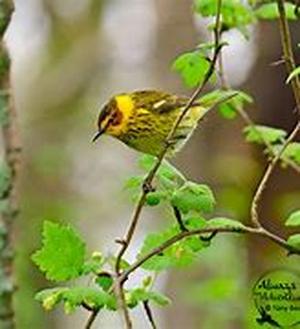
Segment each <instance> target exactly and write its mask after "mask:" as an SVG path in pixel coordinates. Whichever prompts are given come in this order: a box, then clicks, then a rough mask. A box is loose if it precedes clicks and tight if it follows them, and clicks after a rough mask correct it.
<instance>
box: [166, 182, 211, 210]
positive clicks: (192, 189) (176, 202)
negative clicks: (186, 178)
mask: <svg viewBox="0 0 300 329" xmlns="http://www.w3.org/2000/svg"><path fill="white" fill-rule="evenodd" d="M171 203H172V205H173V206H174V207H177V208H178V209H179V210H180V211H182V212H183V213H188V212H189V211H193V210H194V211H200V212H205V213H208V212H211V211H213V209H214V206H215V203H216V201H215V198H214V195H213V192H212V190H211V189H210V188H209V187H208V186H207V185H203V184H196V183H193V182H186V183H185V184H184V185H183V186H182V187H180V188H179V189H177V190H175V191H174V193H173V195H172V198H171Z"/></svg>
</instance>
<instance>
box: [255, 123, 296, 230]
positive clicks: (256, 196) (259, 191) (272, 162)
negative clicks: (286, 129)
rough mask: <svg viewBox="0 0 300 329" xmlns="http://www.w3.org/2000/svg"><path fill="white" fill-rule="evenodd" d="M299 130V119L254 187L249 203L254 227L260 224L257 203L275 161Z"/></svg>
mask: <svg viewBox="0 0 300 329" xmlns="http://www.w3.org/2000/svg"><path fill="white" fill-rule="evenodd" d="M299 131H300V121H298V123H297V124H296V126H295V128H294V129H293V130H292V132H291V133H290V135H289V136H288V138H287V139H286V141H285V142H284V144H283V145H282V147H281V149H280V151H279V152H278V153H277V154H276V156H275V157H274V158H273V159H272V160H271V162H270V163H269V165H268V167H267V169H266V171H265V172H264V174H263V177H262V178H261V180H260V182H259V184H258V186H257V188H256V191H255V193H254V197H253V199H252V204H251V221H252V223H253V224H254V225H255V226H256V227H261V224H260V222H259V219H258V213H257V205H258V203H259V200H260V198H261V195H262V193H263V191H264V189H265V188H266V185H267V183H268V181H269V179H270V177H271V175H272V173H273V171H274V169H275V167H276V165H277V163H278V162H279V161H280V158H281V156H282V154H283V152H284V151H285V149H286V148H287V146H288V145H289V143H290V142H291V141H292V140H293V139H294V138H295V136H296V135H297V134H298V132H299Z"/></svg>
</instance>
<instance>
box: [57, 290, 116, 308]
mask: <svg viewBox="0 0 300 329" xmlns="http://www.w3.org/2000/svg"><path fill="white" fill-rule="evenodd" d="M112 298H113V297H112V296H111V295H110V294H108V293H107V292H104V291H102V290H100V289H95V288H90V287H72V288H69V289H68V290H67V291H65V292H64V293H63V300H64V303H65V311H66V313H70V312H73V311H74V310H75V309H76V308H77V307H78V306H81V305H82V304H83V303H85V304H86V305H88V306H89V307H91V308H97V309H100V308H102V307H104V306H106V305H108V304H109V303H110V302H111V299H112Z"/></svg>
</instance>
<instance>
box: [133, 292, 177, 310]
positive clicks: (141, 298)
mask: <svg viewBox="0 0 300 329" xmlns="http://www.w3.org/2000/svg"><path fill="white" fill-rule="evenodd" d="M127 298H128V300H129V301H130V304H132V305H134V306H136V305H137V304H139V303H140V302H146V301H152V302H154V303H155V304H157V305H159V306H166V305H169V304H170V303H171V301H170V299H169V298H168V297H166V296H164V295H163V294H161V293H158V292H155V291H147V290H145V289H144V288H136V289H133V290H131V291H130V293H129V296H128V297H127Z"/></svg>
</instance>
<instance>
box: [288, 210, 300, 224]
mask: <svg viewBox="0 0 300 329" xmlns="http://www.w3.org/2000/svg"><path fill="white" fill-rule="evenodd" d="M285 225H286V226H300V210H296V211H294V212H292V213H291V214H290V215H289V217H288V219H287V220H286V222H285Z"/></svg>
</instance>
